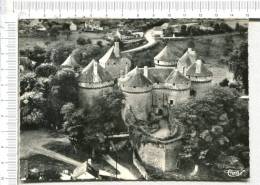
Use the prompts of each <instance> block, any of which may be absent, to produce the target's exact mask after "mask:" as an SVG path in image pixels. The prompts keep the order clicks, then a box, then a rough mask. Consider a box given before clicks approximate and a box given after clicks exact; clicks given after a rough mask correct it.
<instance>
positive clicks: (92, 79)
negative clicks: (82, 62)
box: [79, 59, 113, 83]
mask: <svg viewBox="0 0 260 185" xmlns="http://www.w3.org/2000/svg"><path fill="white" fill-rule="evenodd" d="M95 63H96V64H97V74H95V73H94V64H95ZM112 80H113V79H112V77H111V75H110V74H109V73H108V72H107V71H106V70H105V69H104V68H103V67H102V66H100V64H99V63H98V62H97V61H96V60H94V59H93V60H92V61H91V62H90V63H89V64H88V65H87V66H86V67H85V68H84V69H83V70H82V72H81V74H80V77H79V81H80V82H82V83H102V82H110V81H112Z"/></svg>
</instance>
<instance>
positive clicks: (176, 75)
mask: <svg viewBox="0 0 260 185" xmlns="http://www.w3.org/2000/svg"><path fill="white" fill-rule="evenodd" d="M189 81H190V80H189V79H188V78H186V77H185V76H184V75H183V74H182V73H180V72H179V71H178V70H173V71H172V72H171V74H170V75H169V76H168V78H167V79H166V81H165V82H166V83H170V84H184V83H187V82H189Z"/></svg>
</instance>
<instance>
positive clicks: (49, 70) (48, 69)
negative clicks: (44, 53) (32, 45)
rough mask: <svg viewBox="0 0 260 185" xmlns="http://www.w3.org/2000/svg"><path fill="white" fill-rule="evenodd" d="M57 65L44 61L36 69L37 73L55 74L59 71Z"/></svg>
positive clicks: (47, 75) (40, 74)
mask: <svg viewBox="0 0 260 185" xmlns="http://www.w3.org/2000/svg"><path fill="white" fill-rule="evenodd" d="M57 70H58V69H57V67H56V66H54V65H53V64H49V63H42V64H41V65H39V66H38V67H36V69H35V73H36V75H37V76H40V77H49V76H50V75H54V74H55V73H56V72H57Z"/></svg>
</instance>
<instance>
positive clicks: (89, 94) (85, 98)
mask: <svg viewBox="0 0 260 185" xmlns="http://www.w3.org/2000/svg"><path fill="white" fill-rule="evenodd" d="M111 84H112V83H110V84H109V83H108V84H107V86H102V85H100V84H99V85H92V86H86V87H84V86H82V84H80V85H79V103H80V105H81V107H83V108H89V107H91V106H93V105H94V104H95V101H96V100H97V99H98V98H100V97H102V96H103V95H104V94H107V93H109V92H113V84H112V85H111ZM91 87H92V88H91Z"/></svg>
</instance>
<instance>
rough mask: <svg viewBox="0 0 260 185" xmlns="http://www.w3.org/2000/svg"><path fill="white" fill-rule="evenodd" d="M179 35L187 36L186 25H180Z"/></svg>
mask: <svg viewBox="0 0 260 185" xmlns="http://www.w3.org/2000/svg"><path fill="white" fill-rule="evenodd" d="M180 33H181V35H183V36H185V35H187V26H186V25H181V32H180Z"/></svg>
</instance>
